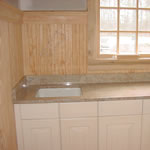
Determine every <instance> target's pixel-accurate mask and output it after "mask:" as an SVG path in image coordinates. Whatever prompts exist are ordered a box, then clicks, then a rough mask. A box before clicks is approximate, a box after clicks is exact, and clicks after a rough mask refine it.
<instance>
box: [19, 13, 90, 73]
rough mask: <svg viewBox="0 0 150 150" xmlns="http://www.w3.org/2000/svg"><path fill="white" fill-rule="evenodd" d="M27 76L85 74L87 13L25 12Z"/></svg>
mask: <svg viewBox="0 0 150 150" xmlns="http://www.w3.org/2000/svg"><path fill="white" fill-rule="evenodd" d="M22 31H23V53H24V72H25V75H50V74H85V73H86V70H87V13H86V12H78V13H75V12H35V13H34V12H25V13H24V17H23V28H22Z"/></svg>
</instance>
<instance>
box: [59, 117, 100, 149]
mask: <svg viewBox="0 0 150 150" xmlns="http://www.w3.org/2000/svg"><path fill="white" fill-rule="evenodd" d="M61 132H62V134H61V136H62V150H97V118H87V119H83V118H80V119H79V118H78V119H63V120H61Z"/></svg>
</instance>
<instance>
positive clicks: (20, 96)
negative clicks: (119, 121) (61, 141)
mask: <svg viewBox="0 0 150 150" xmlns="http://www.w3.org/2000/svg"><path fill="white" fill-rule="evenodd" d="M50 87H55V88H63V87H67V88H68V87H80V88H81V92H82V93H81V96H76V97H53V98H38V97H36V96H35V95H36V92H37V91H38V90H39V89H40V88H50ZM137 99H150V82H141V83H103V84H102V83H101V84H95V83H91V84H72V85H70V86H66V85H65V84H53V85H30V86H27V87H22V88H19V89H18V90H16V95H15V96H14V99H13V103H14V104H32V103H65V102H86V101H110V100H137Z"/></svg>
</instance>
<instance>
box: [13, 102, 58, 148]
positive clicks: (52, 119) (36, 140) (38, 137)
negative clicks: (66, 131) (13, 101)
mask: <svg viewBox="0 0 150 150" xmlns="http://www.w3.org/2000/svg"><path fill="white" fill-rule="evenodd" d="M15 114H16V127H17V142H18V150H60V124H59V119H58V104H22V105H15Z"/></svg>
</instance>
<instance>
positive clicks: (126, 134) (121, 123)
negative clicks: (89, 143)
mask: <svg viewBox="0 0 150 150" xmlns="http://www.w3.org/2000/svg"><path fill="white" fill-rule="evenodd" d="M140 137H141V116H119V117H115V116H114V117H100V118H99V150H140V145H141V138H140Z"/></svg>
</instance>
